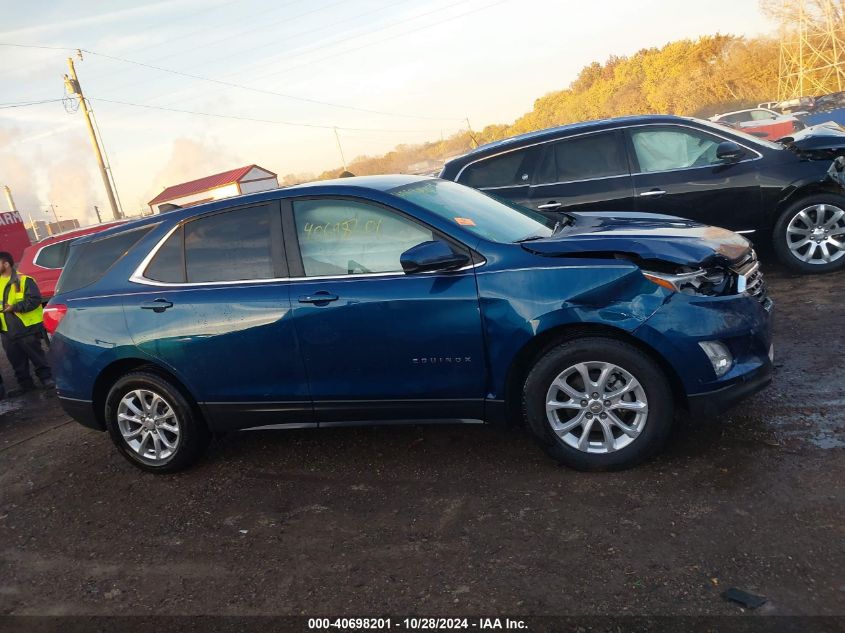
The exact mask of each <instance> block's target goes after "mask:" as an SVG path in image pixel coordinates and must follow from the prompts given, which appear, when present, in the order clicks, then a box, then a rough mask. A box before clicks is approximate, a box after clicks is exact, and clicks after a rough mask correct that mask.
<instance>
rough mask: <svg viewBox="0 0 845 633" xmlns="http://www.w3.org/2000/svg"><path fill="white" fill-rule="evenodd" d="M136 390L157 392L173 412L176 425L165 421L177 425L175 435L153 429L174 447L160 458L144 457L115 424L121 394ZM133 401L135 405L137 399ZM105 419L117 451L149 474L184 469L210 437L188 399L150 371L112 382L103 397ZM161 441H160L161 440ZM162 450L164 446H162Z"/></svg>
mask: <svg viewBox="0 0 845 633" xmlns="http://www.w3.org/2000/svg"><path fill="white" fill-rule="evenodd" d="M136 390H143V391H146V392H151V393H154V394H156V395H158V396H159V397H160V398H161V399H162V400H163V401H164V405H166V406H167V407H169V408H170V410H171V411H172V413H173V414H174V416H175V424H174V419H172V418H169V419H168V421H167V422H168V424H169V425H171V426H176V428H178V430H179V433H178V436H176V435H174V434H171V433H169V432H166V431H165V430H164V429H156V432H155V435H158V433H162V434H165V433H167V435H165V437H166V438H169V439H168V441H170V442H172V443H173V444H174V446H175V448H174V449H173V450H172V452H171V454H170V455H169V456H166V457H164V458H161V459H154V458H152V457H144V456H143V455H141V454H140V453H139V452H137V451H136V450H135V449H133V448H132V447H131V446H130V445H129V442H128V440H126V439H124V437H123V434H122V433H121V430H120V427H119V424H118V411H119V409H120V403H121V401H122V400H123V399H124V397H125V396H126V395H127V394H129V393H130V392H133V391H136ZM135 402H136V404H137V402H138V401H137V400H136V401H135ZM159 406H163V405H159ZM132 415H134V414H132ZM105 420H106V428H107V429H108V431H109V435H110V436H111V439H112V441H113V442H114V444H115V446H117V450H118V451H120V453H121V454H122V455H123V456H124V457H125V458H126V459H127V460H128V461H129V462H130V463H131V464H132V465H134V466H136V467H138V468H140V469H141V470H145V471H147V472H151V473H174V472H177V471H179V470H183V469H185V468H187V467H188V466H190V465H191V464H193V463H195V462H196V461H197V460H198V459H199V458H200V456H201V455H202V454H203V452H204V451H205V448H206V447H207V446H208V442H209V439H210V434H209V432H208V428H207V427H206V426H205V423H204V421H203V420H202V419H201V417H200V416H199V414H198V412H197V411H196V408H195V407H194V406H192V403H191V402H190V401H189V400H188V398H186V397H185V395H183V394H182V392H181V391H180V390H179V389H177V388H176V387H175V386H174V385H172V384H171V383H170V382H169V381H168V380H166V379H165V378H163V377H162V376H160V375H158V374H156V373H153V372H150V371H137V372H133V373H131V374H127V375H126V376H123V377H122V378H120V379H118V380H117V381H116V382H115V383H114V385H112V388H111V389H110V390H109V394H108V396H107V397H106V404H105ZM134 428H136V426H135V423H134V422H133V423H131V427H130V430H132V429H134ZM151 437H152V436H151ZM149 441H150V440H149V439H148V442H149ZM160 441H161V442H163V439H162V440H160ZM162 445H163V444H159V446H162ZM146 446H147V445H145V447H146ZM142 450H144V448H142ZM165 450H167V449H166V448H165ZM145 452H146V451H145ZM160 454H163V453H160Z"/></svg>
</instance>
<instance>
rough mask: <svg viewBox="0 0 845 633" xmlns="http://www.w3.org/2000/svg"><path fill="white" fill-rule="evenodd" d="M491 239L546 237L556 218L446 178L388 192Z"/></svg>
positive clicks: (511, 240) (551, 229)
mask: <svg viewBox="0 0 845 633" xmlns="http://www.w3.org/2000/svg"><path fill="white" fill-rule="evenodd" d="M389 193H391V194H393V195H394V196H397V197H399V198H403V199H405V200H409V201H410V202H413V203H414V204H416V205H419V206H421V207H422V208H423V209H426V210H427V211H431V212H432V213H435V214H437V215H439V216H440V217H441V218H443V219H445V220H448V221H450V222H454V223H455V224H456V225H458V226H460V227H461V228H463V229H466V230H467V231H469V232H470V233H473V234H475V235H477V236H479V237H482V238H484V239H486V240H490V241H492V242H502V243H507V242H516V241H519V240H523V239H525V238H529V237H535V236H536V237H548V236H549V235H551V234H552V231H553V229H554V226H555V222H554V221H553V220H550V219H548V218H546V217H545V216H544V215H542V214H540V213H537V212H535V211H532V210H531V209H526V208H525V207H521V206H519V205H516V204H513V203H510V202H508V203H505V202H504V201H500V200H497V199H494V198H492V197H491V196H488V195H487V194H484V193H481V192H480V191H477V190H475V189H470V188H469V187H465V186H464V185H459V184H457V183H454V182H450V181H447V180H423V181H420V182H415V183H412V184H409V185H402V186H401V187H397V188H395V189H391V190H390V192H389Z"/></svg>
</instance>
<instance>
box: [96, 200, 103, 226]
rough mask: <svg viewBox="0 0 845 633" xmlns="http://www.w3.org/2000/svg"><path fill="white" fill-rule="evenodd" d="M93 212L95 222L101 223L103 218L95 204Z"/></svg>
mask: <svg viewBox="0 0 845 633" xmlns="http://www.w3.org/2000/svg"><path fill="white" fill-rule="evenodd" d="M94 213H96V214H97V224H102V223H103V218H101V217H100V209H99V207H97V205H96V204H95V205H94Z"/></svg>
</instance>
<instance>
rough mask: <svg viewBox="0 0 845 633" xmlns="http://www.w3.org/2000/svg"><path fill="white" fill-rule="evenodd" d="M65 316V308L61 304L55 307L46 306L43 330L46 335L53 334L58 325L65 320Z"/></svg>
mask: <svg viewBox="0 0 845 633" xmlns="http://www.w3.org/2000/svg"><path fill="white" fill-rule="evenodd" d="M66 314H67V306H66V305H64V304H61V303H57V304H55V305H48V306H47V307H46V308H44V328H45V329H46V330H47V333H48V334H55V333H56V328H58V327H59V323H61V322H62V319H64V318H65V315H66Z"/></svg>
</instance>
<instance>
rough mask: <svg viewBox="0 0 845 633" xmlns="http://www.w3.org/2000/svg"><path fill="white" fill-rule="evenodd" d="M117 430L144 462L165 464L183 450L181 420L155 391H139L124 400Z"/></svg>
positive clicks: (118, 416)
mask: <svg viewBox="0 0 845 633" xmlns="http://www.w3.org/2000/svg"><path fill="white" fill-rule="evenodd" d="M117 427H118V429H119V430H120V434H121V436H123V441H124V442H126V445H127V446H128V447H129V448H130V449H131V450H132V451H133V452H135V453H136V454H137V455H138V456H139V457H141V458H142V459H143V460H144V461H147V462H152V463H161V462H165V461H167V460H168V459H170V458H171V457H173V455H174V454H175V453H176V451H177V450H178V448H179V440H180V438H181V430H180V426H179V419H178V418H177V417H176V414H175V413H174V412H173V407H172V406H171V405H170V403H169V402H168V401H167V400H165V399H164V397H162V396H161V395H159V394H157V393H156V392H155V391H150V390H149V389H135V390H134V391H130V392H129V393H127V394H126V395H125V396H123V398H122V399H121V401H120V404H119V405H118V407H117Z"/></svg>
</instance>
